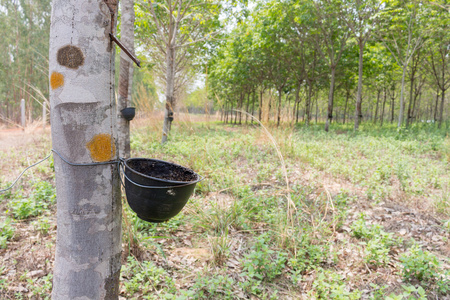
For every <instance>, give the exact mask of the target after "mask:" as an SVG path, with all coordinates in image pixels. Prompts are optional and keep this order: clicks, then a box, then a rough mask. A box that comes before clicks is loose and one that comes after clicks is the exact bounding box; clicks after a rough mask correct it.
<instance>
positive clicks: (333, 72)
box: [325, 66, 336, 132]
mask: <svg viewBox="0 0 450 300" xmlns="http://www.w3.org/2000/svg"><path fill="white" fill-rule="evenodd" d="M335 80H336V67H335V66H334V67H332V68H331V80H330V93H329V94H328V110H327V121H326V122H325V131H327V132H328V130H329V128H330V123H331V121H332V119H333V99H334V83H335Z"/></svg>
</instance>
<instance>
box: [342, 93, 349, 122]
mask: <svg viewBox="0 0 450 300" xmlns="http://www.w3.org/2000/svg"><path fill="white" fill-rule="evenodd" d="M348 98H350V90H347V93H346V95H345V107H344V118H343V120H342V124H345V116H346V115H347V106H348Z"/></svg>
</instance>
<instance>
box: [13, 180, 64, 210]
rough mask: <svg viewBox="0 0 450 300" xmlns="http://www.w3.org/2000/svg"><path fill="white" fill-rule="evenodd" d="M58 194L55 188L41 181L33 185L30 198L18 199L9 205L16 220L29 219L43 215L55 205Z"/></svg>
mask: <svg viewBox="0 0 450 300" xmlns="http://www.w3.org/2000/svg"><path fill="white" fill-rule="evenodd" d="M55 199H56V193H55V189H54V188H53V186H52V185H51V184H50V183H49V182H46V181H39V182H37V183H35V184H34V185H33V192H32V193H31V195H30V197H28V198H24V197H17V198H15V199H13V200H12V201H11V202H10V203H9V205H8V206H9V209H10V210H11V212H12V214H13V216H14V218H16V219H27V218H29V217H35V216H39V215H41V214H42V213H43V212H44V211H46V210H48V208H49V206H50V205H51V204H54V203H55Z"/></svg>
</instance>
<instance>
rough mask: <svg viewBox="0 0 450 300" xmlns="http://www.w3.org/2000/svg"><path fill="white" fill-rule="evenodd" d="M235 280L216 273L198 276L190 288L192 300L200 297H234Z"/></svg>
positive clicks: (229, 299) (229, 298)
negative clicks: (209, 275)
mask: <svg viewBox="0 0 450 300" xmlns="http://www.w3.org/2000/svg"><path fill="white" fill-rule="evenodd" d="M235 285H236V282H235V281H234V280H233V278H231V277H228V276H224V275H216V276H212V277H204V276H199V277H198V278H197V280H196V281H195V283H194V285H193V286H192V288H191V289H190V291H191V292H193V293H191V297H190V298H189V299H192V300H200V299H224V300H232V299H236V297H235V295H234V292H233V290H234V286H235Z"/></svg>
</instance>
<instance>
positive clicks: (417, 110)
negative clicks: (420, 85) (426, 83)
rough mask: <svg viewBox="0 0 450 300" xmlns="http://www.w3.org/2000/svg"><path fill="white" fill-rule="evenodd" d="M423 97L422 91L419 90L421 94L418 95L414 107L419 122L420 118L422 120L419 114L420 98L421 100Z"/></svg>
mask: <svg viewBox="0 0 450 300" xmlns="http://www.w3.org/2000/svg"><path fill="white" fill-rule="evenodd" d="M421 98H422V91H421V92H419V96H418V97H417V101H416V102H414V109H413V111H414V116H415V120H416V122H418V120H420V119H419V116H420V115H419V114H420V100H421Z"/></svg>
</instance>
